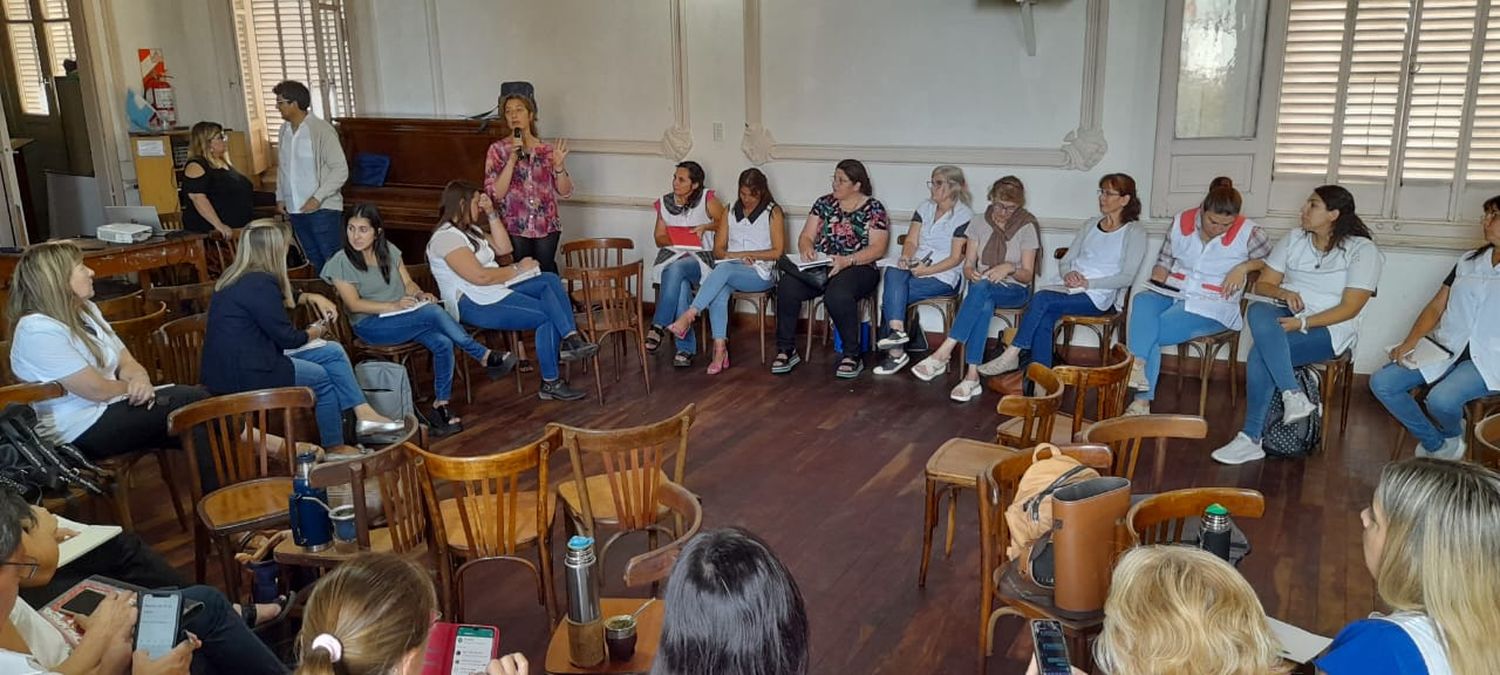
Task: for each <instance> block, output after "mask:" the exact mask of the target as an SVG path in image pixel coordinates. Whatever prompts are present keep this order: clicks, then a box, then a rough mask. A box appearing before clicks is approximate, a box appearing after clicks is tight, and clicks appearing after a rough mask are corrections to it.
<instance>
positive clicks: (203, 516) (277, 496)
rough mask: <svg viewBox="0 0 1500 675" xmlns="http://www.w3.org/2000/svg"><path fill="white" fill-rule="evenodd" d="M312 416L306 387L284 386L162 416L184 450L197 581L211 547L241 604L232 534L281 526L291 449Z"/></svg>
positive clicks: (289, 487)
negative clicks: (275, 455)
mask: <svg viewBox="0 0 1500 675" xmlns="http://www.w3.org/2000/svg"><path fill="white" fill-rule="evenodd" d="M312 411H313V393H312V390H311V389H308V388H306V387H282V388H279V389H262V390H259V391H247V392H242V393H238V394H229V395H226V396H216V397H214V398H210V399H205V400H202V401H198V402H197V403H192V404H189V405H186V406H183V407H182V408H178V409H177V410H175V411H173V412H172V414H171V416H169V417H168V418H167V425H168V427H170V428H171V430H172V433H173V434H176V435H177V436H178V437H179V438H181V439H182V443H183V446H184V449H185V450H186V451H187V457H188V472H189V474H190V475H189V477H188V481H187V483H188V485H189V486H190V487H191V488H192V496H193V515H194V518H193V520H194V522H195V524H196V527H195V528H194V536H193V571H194V573H195V575H196V576H195V577H194V578H195V579H197V581H198V583H203V581H204V577H205V575H206V572H207V566H208V556H209V555H210V550H209V549H210V548H211V547H217V548H218V551H219V563H220V565H221V566H222V568H223V572H224V584H225V588H226V590H227V591H228V594H229V597H230V599H231V600H236V601H237V600H239V599H240V598H241V596H240V592H239V591H240V573H239V568H238V566H237V564H236V563H235V560H234V553H235V549H234V547H233V546H232V544H231V542H232V541H233V538H234V537H235V536H236V535H239V534H243V533H245V532H250V531H253V530H260V529H265V528H268V527H273V526H277V525H281V524H283V523H285V522H287V498H288V497H289V496H290V495H291V492H292V478H291V475H290V473H291V470H292V467H294V466H296V461H295V456H294V453H295V451H296V450H295V449H296V443H297V441H299V440H301V439H302V438H303V436H302V434H301V433H299V432H300V431H301V427H300V426H299V424H298V422H299V417H306V418H308V419H311V417H312V414H313V413H312ZM277 441H280V442H281V445H282V453H283V455H282V457H281V458H280V460H281V461H282V462H283V463H284V464H285V466H286V468H285V471H286V472H287V473H286V474H284V475H273V474H272V469H271V454H272V450H271V444H272V443H274V442H277ZM200 443H206V444H207V447H200ZM200 456H206V457H208V458H210V460H211V461H212V463H213V465H212V466H211V467H200V465H199V458H200ZM204 474H208V475H212V476H213V477H214V479H215V481H216V482H217V484H218V486H217V488H216V489H213V490H211V491H209V490H205V487H206V486H204V485H203V482H202V479H201V476H203V475H204Z"/></svg>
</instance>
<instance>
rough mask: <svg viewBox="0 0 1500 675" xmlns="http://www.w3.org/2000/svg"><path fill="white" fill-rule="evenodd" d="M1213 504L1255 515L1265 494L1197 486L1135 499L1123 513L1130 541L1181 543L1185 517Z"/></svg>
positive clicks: (1262, 509) (1231, 511)
mask: <svg viewBox="0 0 1500 675" xmlns="http://www.w3.org/2000/svg"><path fill="white" fill-rule="evenodd" d="M1213 504H1219V505H1221V506H1223V507H1224V508H1226V509H1228V510H1229V514H1230V517H1232V518H1259V517H1261V516H1263V515H1265V512H1266V498H1265V495H1262V494H1261V493H1259V492H1256V491H1255V490H1247V489H1245V488H1234V487H1197V488H1188V489H1186V490H1172V491H1169V492H1163V493H1160V494H1154V495H1151V496H1149V497H1146V498H1145V499H1142V500H1141V501H1139V502H1136V503H1135V504H1134V505H1132V506H1131V507H1130V511H1129V512H1127V513H1126V514H1125V523H1126V524H1127V525H1129V526H1130V543H1131V545H1141V546H1150V545H1152V544H1177V543H1181V542H1182V540H1183V534H1184V531H1185V530H1186V527H1187V520H1188V519H1189V518H1197V517H1199V516H1202V515H1203V510H1204V509H1206V508H1208V507H1209V506H1210V505H1213Z"/></svg>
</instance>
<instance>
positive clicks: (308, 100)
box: [271, 80, 312, 112]
mask: <svg viewBox="0 0 1500 675" xmlns="http://www.w3.org/2000/svg"><path fill="white" fill-rule="evenodd" d="M271 93H273V94H275V95H277V96H280V97H282V98H284V99H286V100H288V101H291V102H292V103H295V104H296V105H297V108H298V109H300V110H302V111H304V112H306V111H307V110H309V109H311V108H312V92H310V91H308V90H307V85H305V84H302V83H301V82H298V81H296V80H285V81H283V82H281V83H280V84H277V85H276V86H274V87H271Z"/></svg>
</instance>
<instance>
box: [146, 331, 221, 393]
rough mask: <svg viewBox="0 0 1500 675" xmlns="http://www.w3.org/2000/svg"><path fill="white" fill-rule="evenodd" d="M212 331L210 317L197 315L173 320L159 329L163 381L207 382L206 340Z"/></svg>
mask: <svg viewBox="0 0 1500 675" xmlns="http://www.w3.org/2000/svg"><path fill="white" fill-rule="evenodd" d="M207 332H208V315H207V314H193V315H191V316H184V317H182V318H180V319H173V320H171V321H168V322H166V323H164V324H162V326H161V328H158V329H157V330H156V333H155V334H154V336H153V337H154V339H155V341H156V354H157V356H158V359H159V362H160V365H161V372H162V382H170V383H172V384H188V385H198V384H201V383H202V381H203V377H202V371H201V369H202V366H203V338H204V336H205V335H206V334H207Z"/></svg>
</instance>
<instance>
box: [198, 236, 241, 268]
mask: <svg viewBox="0 0 1500 675" xmlns="http://www.w3.org/2000/svg"><path fill="white" fill-rule="evenodd" d="M243 231H244V230H230V233H231V234H230V236H229V238H228V239H225V238H224V237H221V236H218V235H217V234H210V235H209V236H208V238H207V239H204V240H203V249H204V250H203V253H204V255H205V256H206V257H207V258H208V273H209V276H212V277H215V278H217V277H218V276H219V275H221V274H223V273H224V270H226V269H228V268H229V265H230V263H233V262H234V256H235V253H236V251H237V249H238V248H239V242H240V233H241V232H243Z"/></svg>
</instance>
